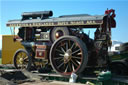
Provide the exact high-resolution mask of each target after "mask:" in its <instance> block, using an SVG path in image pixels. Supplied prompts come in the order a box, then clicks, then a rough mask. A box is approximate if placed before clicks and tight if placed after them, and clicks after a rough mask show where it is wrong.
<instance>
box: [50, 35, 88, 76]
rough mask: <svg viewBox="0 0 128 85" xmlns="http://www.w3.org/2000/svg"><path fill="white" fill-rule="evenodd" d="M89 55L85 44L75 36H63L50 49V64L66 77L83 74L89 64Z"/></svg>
mask: <svg viewBox="0 0 128 85" xmlns="http://www.w3.org/2000/svg"><path fill="white" fill-rule="evenodd" d="M87 61H88V53H87V48H86V46H85V44H84V43H83V42H82V40H80V39H79V38H77V37H75V36H63V37H61V38H59V39H58V40H56V41H55V42H54V43H53V45H52V47H51V49H50V63H51V65H52V67H53V69H54V70H55V71H56V72H58V73H60V74H61V75H64V76H70V75H71V73H72V72H74V73H76V74H79V73H81V72H82V71H83V70H84V69H85V67H86V64H87Z"/></svg>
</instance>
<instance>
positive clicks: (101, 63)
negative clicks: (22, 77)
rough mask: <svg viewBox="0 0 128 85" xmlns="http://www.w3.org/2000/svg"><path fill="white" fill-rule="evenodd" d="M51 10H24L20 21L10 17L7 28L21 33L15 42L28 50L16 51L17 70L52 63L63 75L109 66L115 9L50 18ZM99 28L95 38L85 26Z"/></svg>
mask: <svg viewBox="0 0 128 85" xmlns="http://www.w3.org/2000/svg"><path fill="white" fill-rule="evenodd" d="M52 15H53V13H52V11H40V12H24V13H23V14H22V19H21V20H10V21H8V23H7V26H8V27H13V28H14V31H15V29H16V27H18V29H19V32H18V34H17V35H14V41H20V42H21V43H22V45H23V46H24V47H25V49H19V50H17V51H16V53H15V54H14V59H13V60H14V66H15V67H16V68H17V69H23V68H25V69H27V70H30V69H32V68H33V67H35V68H40V67H41V66H43V65H45V66H47V65H49V64H50V65H51V66H52V68H53V69H54V70H55V71H56V72H58V73H60V74H61V75H65V76H69V75H70V74H71V73H72V72H75V73H76V74H79V73H81V72H82V71H84V70H85V69H86V68H88V67H92V68H93V67H107V65H108V64H109V62H110V59H109V57H108V52H107V51H108V47H109V46H111V28H114V27H116V22H115V20H114V17H115V13H114V10H113V9H111V10H106V11H105V14H104V15H97V16H91V15H88V14H79V15H64V16H59V17H56V18H50V16H52ZM87 28H89V29H93V28H96V31H95V33H94V39H91V38H90V37H89V35H87V34H86V33H85V32H84V31H83V29H87Z"/></svg>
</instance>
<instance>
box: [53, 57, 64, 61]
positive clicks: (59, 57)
mask: <svg viewBox="0 0 128 85" xmlns="http://www.w3.org/2000/svg"><path fill="white" fill-rule="evenodd" d="M62 58H63V57H57V58H54V59H55V60H57V59H62Z"/></svg>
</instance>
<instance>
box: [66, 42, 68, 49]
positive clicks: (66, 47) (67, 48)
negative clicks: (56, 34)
mask: <svg viewBox="0 0 128 85" xmlns="http://www.w3.org/2000/svg"><path fill="white" fill-rule="evenodd" d="M66 50H68V42H66Z"/></svg>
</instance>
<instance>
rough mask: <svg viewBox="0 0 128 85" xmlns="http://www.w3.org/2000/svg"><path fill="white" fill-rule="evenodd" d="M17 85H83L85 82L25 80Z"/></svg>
mask: <svg viewBox="0 0 128 85" xmlns="http://www.w3.org/2000/svg"><path fill="white" fill-rule="evenodd" d="M19 85H85V84H78V83H68V82H62V81H51V82H47V81H45V82H41V81H36V82H26V83H23V84H19ZM86 85H87V84H86Z"/></svg>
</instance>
